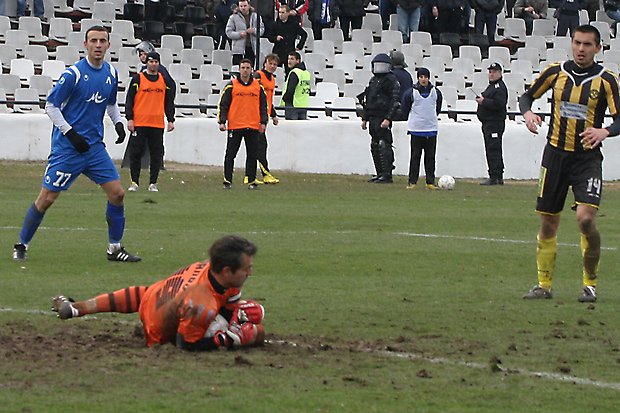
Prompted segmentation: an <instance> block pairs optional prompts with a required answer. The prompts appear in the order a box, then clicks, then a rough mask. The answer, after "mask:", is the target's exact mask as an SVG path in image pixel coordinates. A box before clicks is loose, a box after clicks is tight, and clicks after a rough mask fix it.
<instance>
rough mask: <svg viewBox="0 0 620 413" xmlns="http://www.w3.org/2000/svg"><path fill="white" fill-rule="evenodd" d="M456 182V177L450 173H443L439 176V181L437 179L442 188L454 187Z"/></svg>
mask: <svg viewBox="0 0 620 413" xmlns="http://www.w3.org/2000/svg"><path fill="white" fill-rule="evenodd" d="M454 184H455V181H454V178H453V177H451V176H450V175H443V176H442V177H441V178H439V181H437V186H438V187H440V188H441V189H454Z"/></svg>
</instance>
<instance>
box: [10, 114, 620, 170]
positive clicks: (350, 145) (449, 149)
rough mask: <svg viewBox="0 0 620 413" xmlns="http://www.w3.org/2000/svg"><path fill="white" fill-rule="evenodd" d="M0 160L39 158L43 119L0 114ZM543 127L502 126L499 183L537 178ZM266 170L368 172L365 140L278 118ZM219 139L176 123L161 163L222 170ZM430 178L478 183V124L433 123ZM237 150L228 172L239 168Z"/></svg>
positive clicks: (206, 122) (203, 123) (403, 138)
mask: <svg viewBox="0 0 620 413" xmlns="http://www.w3.org/2000/svg"><path fill="white" fill-rule="evenodd" d="M0 128H1V130H2V131H3V133H1V134H0V159H3V160H23V161H26V160H28V161H35V160H45V159H46V158H47V156H48V154H49V149H50V131H51V122H50V120H49V118H48V117H47V116H46V115H24V114H3V115H2V116H0ZM393 134H394V151H395V157H396V162H395V164H396V171H395V173H396V174H398V175H406V174H407V173H408V169H409V150H410V149H409V138H408V136H407V135H406V124H405V122H397V123H396V124H395V126H394V128H393ZM545 134H546V128H545V127H544V126H543V128H542V129H541V131H540V134H539V135H538V136H534V135H532V134H531V133H530V132H528V131H527V129H526V128H525V126H524V125H523V124H517V123H514V122H510V121H509V122H507V125H506V132H505V134H504V163H505V166H506V167H505V174H504V177H505V178H506V179H534V178H537V177H538V168H539V162H540V156H541V153H542V149H543V147H544V144H545V138H544V137H545ZM267 138H268V142H269V154H268V158H269V166H270V167H271V168H272V169H274V170H291V171H297V172H312V173H337V174H364V175H366V174H371V173H372V161H371V158H370V149H369V145H370V136H369V135H368V131H363V130H362V129H361V128H360V121H357V120H353V121H348V120H308V121H286V120H281V121H280V124H279V125H278V126H273V125H272V124H270V125H269V127H268V128H267ZM115 140H116V136H115V133H114V128H113V127H112V124H111V122H110V121H109V119H107V118H106V137H105V141H106V144H107V146H108V150H109V151H110V154H111V155H112V157H113V158H114V159H121V158H122V157H123V154H124V151H125V148H126V142H125V143H124V144H123V145H115V144H114V141H115ZM225 141H226V134H225V133H224V132H220V131H219V129H218V125H217V123H216V120H215V119H213V118H205V117H202V118H179V119H177V122H176V123H175V130H174V132H172V133H166V135H165V142H166V160H167V161H172V162H181V163H191V164H199V165H216V166H217V165H222V163H223V158H224V148H225ZM437 142H438V143H437V158H436V159H437V167H436V174H437V176H441V175H452V176H455V177H458V178H481V177H486V175H487V168H486V161H485V155H484V144H483V141H482V133H481V131H480V124H479V123H477V122H462V123H455V122H451V121H446V122H441V123H440V124H439V137H438V139H437ZM619 149H620V140H618V139H609V140H607V141H606V142H605V147H604V149H603V153H604V154H605V155H608V157H609V160H608V161H606V162H605V163H604V170H603V174H604V178H605V179H606V180H616V179H620V162H617V161H615V158H616V156H617V155H616V154H618V153H620V152H619ZM244 159H245V153H244V150H243V149H241V150H240V153H239V155H238V156H237V160H236V166H237V167H243V165H244Z"/></svg>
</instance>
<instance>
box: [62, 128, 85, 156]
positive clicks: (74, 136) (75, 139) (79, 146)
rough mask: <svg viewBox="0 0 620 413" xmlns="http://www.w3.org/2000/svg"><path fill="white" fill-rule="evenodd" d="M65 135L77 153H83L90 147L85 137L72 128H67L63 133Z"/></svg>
mask: <svg viewBox="0 0 620 413" xmlns="http://www.w3.org/2000/svg"><path fill="white" fill-rule="evenodd" d="M65 136H66V137H67V139H69V142H71V145H73V147H74V148H75V150H76V151H78V152H79V153H84V152H86V151H87V150H88V148H90V145H89V144H88V142H86V139H85V138H84V137H83V136H82V135H80V134H79V133H77V132H76V131H75V129H73V128H71V129H69V130H68V131H67V133H65Z"/></svg>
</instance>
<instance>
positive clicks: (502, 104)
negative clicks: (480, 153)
mask: <svg viewBox="0 0 620 413" xmlns="http://www.w3.org/2000/svg"><path fill="white" fill-rule="evenodd" d="M476 102H478V110H477V115H478V119H479V120H480V122H482V135H483V136H484V149H485V151H486V157H487V165H488V167H489V179H485V180H484V181H482V182H480V185H504V160H503V159H502V135H503V134H504V129H505V128H506V104H507V102H508V89H507V88H506V84H505V83H504V81H503V80H502V66H501V65H500V64H499V63H493V64H491V66H489V86H488V87H487V88H486V89H485V90H484V92H482V93H481V94H480V96H478V97H476Z"/></svg>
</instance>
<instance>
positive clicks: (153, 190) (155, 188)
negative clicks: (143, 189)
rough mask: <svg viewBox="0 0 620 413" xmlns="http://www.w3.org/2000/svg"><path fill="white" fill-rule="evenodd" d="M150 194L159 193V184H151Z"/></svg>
mask: <svg viewBox="0 0 620 413" xmlns="http://www.w3.org/2000/svg"><path fill="white" fill-rule="evenodd" d="M149 192H159V189H157V184H150V185H149Z"/></svg>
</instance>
